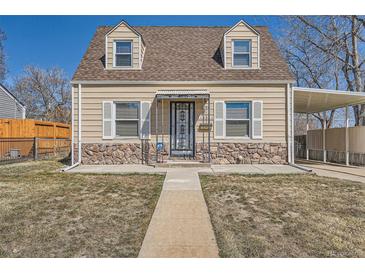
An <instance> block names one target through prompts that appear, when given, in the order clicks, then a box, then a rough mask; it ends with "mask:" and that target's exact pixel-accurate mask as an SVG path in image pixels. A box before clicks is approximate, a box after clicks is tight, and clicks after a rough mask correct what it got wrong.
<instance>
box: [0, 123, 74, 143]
mask: <svg viewBox="0 0 365 274" xmlns="http://www.w3.org/2000/svg"><path fill="white" fill-rule="evenodd" d="M34 137H37V138H54V139H56V138H58V139H70V138H71V126H70V125H67V124H62V123H56V122H47V121H38V120H32V119H0V138H34Z"/></svg>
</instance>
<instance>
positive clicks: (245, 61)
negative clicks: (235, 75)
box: [220, 20, 260, 69]
mask: <svg viewBox="0 0 365 274" xmlns="http://www.w3.org/2000/svg"><path fill="white" fill-rule="evenodd" d="M220 53H221V56H222V61H223V66H224V68H225V69H259V68H260V33H259V32H258V31H256V30H255V29H254V28H253V27H251V26H250V25H249V24H247V23H246V22H244V21H243V20H241V21H239V22H238V23H237V24H236V25H234V26H233V27H232V28H230V29H229V30H228V31H226V32H225V33H224V35H223V37H222V40H221V44H220Z"/></svg>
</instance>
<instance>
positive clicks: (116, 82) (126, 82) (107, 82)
mask: <svg viewBox="0 0 365 274" xmlns="http://www.w3.org/2000/svg"><path fill="white" fill-rule="evenodd" d="M294 82H295V81H294V80H227V81H130V80H73V81H71V84H82V85H181V84H185V85H186V84H188V85H212V84H215V85H242V84H246V85H247V84H251V85H252V84H288V83H294Z"/></svg>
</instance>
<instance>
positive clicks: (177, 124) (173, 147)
mask: <svg viewBox="0 0 365 274" xmlns="http://www.w3.org/2000/svg"><path fill="white" fill-rule="evenodd" d="M212 119H213V118H212V117H211V104H210V94H209V92H208V91H207V90H160V91H158V92H157V93H156V97H155V100H154V102H153V105H152V107H151V125H152V126H151V135H152V138H151V140H145V142H151V143H152V144H153V145H154V147H155V150H154V154H155V155H152V157H151V155H150V157H147V159H153V160H154V161H155V162H156V163H166V162H167V161H171V160H176V161H194V162H200V163H210V162H211V156H210V155H211V153H210V152H211V151H210V149H211V131H212V122H211V121H212ZM142 142H143V141H142Z"/></svg>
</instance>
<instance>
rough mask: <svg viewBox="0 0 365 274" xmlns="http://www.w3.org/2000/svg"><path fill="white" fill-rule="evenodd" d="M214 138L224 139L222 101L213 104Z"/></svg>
mask: <svg viewBox="0 0 365 274" xmlns="http://www.w3.org/2000/svg"><path fill="white" fill-rule="evenodd" d="M214 137H215V138H224V101H215V103H214Z"/></svg>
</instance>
